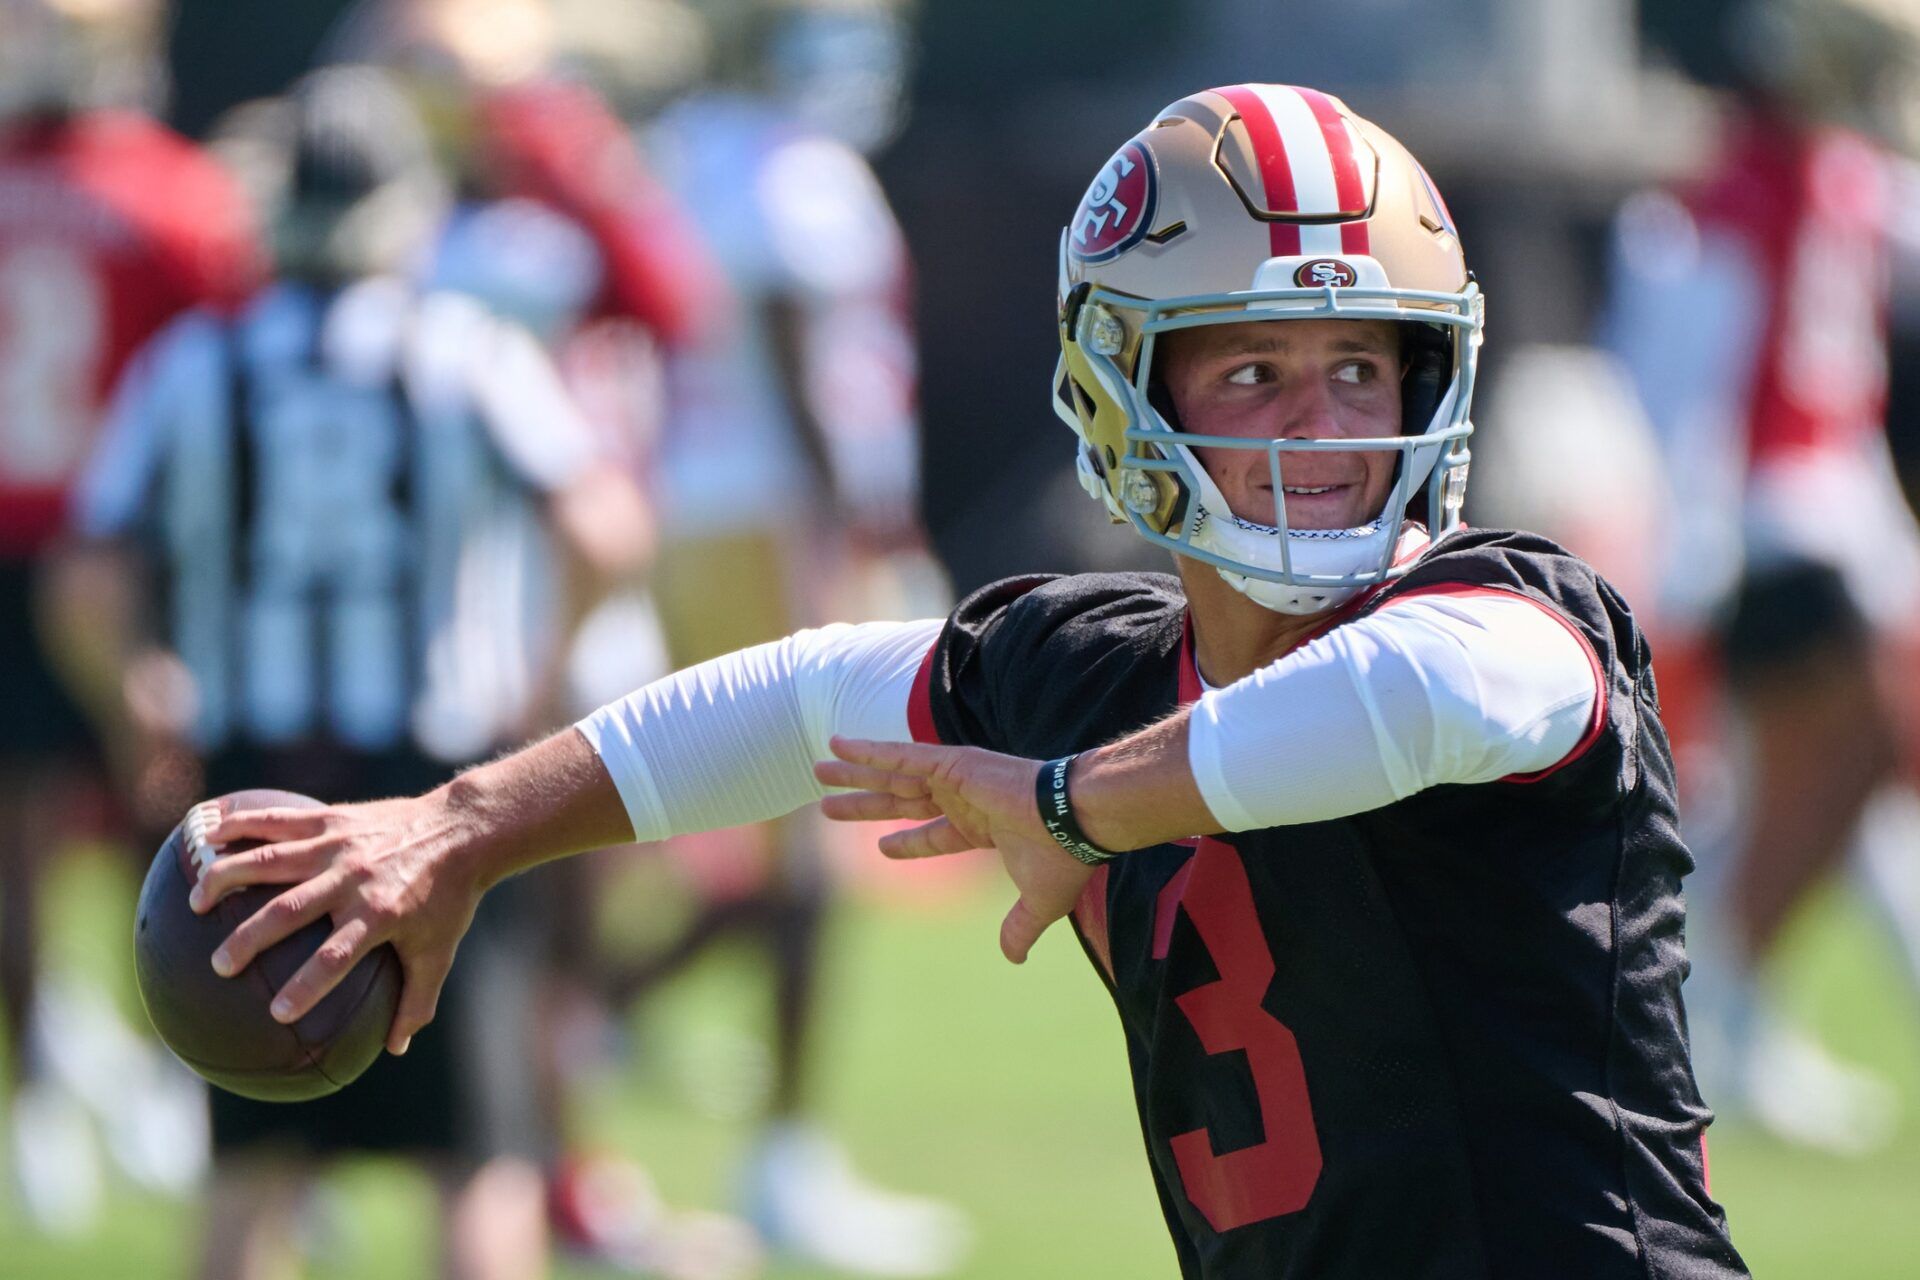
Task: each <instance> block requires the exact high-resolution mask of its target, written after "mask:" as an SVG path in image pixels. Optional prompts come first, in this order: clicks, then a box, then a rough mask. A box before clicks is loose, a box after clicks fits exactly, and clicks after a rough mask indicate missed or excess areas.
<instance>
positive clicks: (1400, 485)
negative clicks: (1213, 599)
mask: <svg viewBox="0 0 1920 1280" xmlns="http://www.w3.org/2000/svg"><path fill="white" fill-rule="evenodd" d="M1059 288H1060V299H1059V300H1060V309H1059V324H1060V350H1061V359H1060V364H1059V368H1058V372H1057V374H1056V377H1055V388H1054V390H1055V396H1054V407H1055V410H1056V411H1057V412H1058V413H1059V414H1060V416H1061V417H1062V418H1063V419H1064V420H1065V421H1066V422H1067V424H1068V425H1069V426H1071V427H1073V429H1074V431H1075V433H1076V435H1077V436H1078V437H1079V441H1080V449H1079V456H1078V467H1079V471H1080V478H1081V482H1082V484H1083V485H1084V486H1085V487H1086V489H1087V491H1088V493H1090V494H1091V495H1093V496H1094V497H1096V498H1098V499H1100V500H1101V501H1102V502H1103V503H1105V504H1106V507H1107V510H1108V512H1109V513H1110V514H1111V515H1112V516H1113V518H1114V519H1115V520H1116V521H1117V522H1124V523H1127V524H1130V525H1132V526H1133V528H1134V529H1135V530H1136V531H1137V532H1139V533H1140V534H1141V535H1142V536H1143V537H1145V538H1147V539H1148V541H1150V542H1153V543H1155V544H1157V545H1160V546H1164V547H1166V548H1167V549H1169V550H1171V551H1174V552H1176V553H1177V554H1180V555H1184V556H1191V557H1194V558H1196V559H1199V560H1202V561H1205V562H1207V563H1210V564H1212V565H1214V566H1215V567H1216V568H1218V569H1219V571H1220V573H1221V575H1222V576H1223V577H1224V578H1225V579H1226V580H1227V581H1228V582H1229V583H1231V584H1233V586H1234V587H1236V588H1237V589H1239V590H1240V591H1242V592H1244V593H1245V594H1246V595H1247V596H1249V597H1250V598H1252V599H1254V600H1256V601H1258V602H1259V603H1261V604H1262V605H1265V606H1266V607H1268V608H1271V609H1276V610H1279V611H1281V612H1285V613H1301V614H1305V613H1318V612H1320V611H1322V610H1324V609H1329V608H1332V607H1334V606H1336V605H1338V604H1340V603H1341V602H1343V601H1345V600H1346V599H1348V598H1350V597H1351V596H1352V595H1353V594H1354V593H1356V592H1357V591H1359V590H1360V589H1361V588H1363V587H1366V586H1368V585H1370V584H1373V583H1378V582H1382V581H1385V580H1387V579H1389V578H1391V577H1393V576H1395V574H1396V572H1397V570H1396V567H1395V564H1394V560H1395V553H1396V549H1397V548H1398V546H1399V543H1400V533H1401V528H1402V525H1403V523H1404V522H1405V521H1406V520H1407V518H1408V511H1409V507H1413V508H1415V511H1416V514H1418V515H1421V516H1422V517H1424V519H1425V521H1426V523H1427V524H1428V525H1430V526H1431V529H1432V532H1433V534H1434V536H1436V537H1437V536H1439V535H1441V534H1443V533H1445V532H1446V531H1448V530H1450V529H1452V528H1454V527H1455V526H1457V525H1458V524H1459V523H1460V514H1461V505H1462V503H1463V501H1464V498H1465V491H1466V477H1467V462H1468V453H1467V447H1466V439H1467V436H1468V435H1469V434H1471V432H1472V430H1473V427H1472V424H1471V423H1470V422H1469V420H1468V416H1467V414H1468V406H1469V404H1470V402H1471V399H1472V395H1473V380H1474V368H1475V364H1476V360H1477V356H1478V352H1479V346H1480V335H1481V322H1482V314H1483V308H1482V300H1481V296H1480V291H1479V288H1478V286H1477V285H1476V284H1475V283H1474V282H1473V279H1472V277H1471V275H1470V274H1469V273H1468V271H1467V267H1466V260H1465V258H1464V257H1463V256H1462V254H1461V249H1460V240H1459V236H1458V234H1457V233H1456V231H1455V229H1454V225H1453V219H1452V217H1451V215H1449V213H1448V212H1447V207H1446V205H1445V203H1444V202H1443V201H1442V200H1441V198H1440V193H1439V191H1438V190H1436V189H1435V187H1434V185H1433V182H1432V180H1431V179H1430V178H1429V177H1428V176H1427V173H1426V170H1424V169H1422V168H1421V167H1420V163H1419V162H1418V161H1417V160H1415V159H1414V158H1413V156H1412V155H1411V154H1409V153H1408V151H1407V149H1406V148H1405V147H1403V146H1401V145H1400V144H1399V143H1398V142H1396V141H1395V140H1394V139H1393V138H1392V137H1391V136H1390V135H1389V134H1387V133H1386V132H1385V131H1384V130H1382V129H1380V128H1379V127H1377V126H1376V125H1373V124H1371V123H1369V122H1368V121H1366V120H1363V119H1361V118H1360V117H1359V116H1356V115H1354V114H1353V113H1352V112H1351V111H1349V110H1348V109H1347V107H1346V105H1345V104H1344V103H1342V102H1341V101H1340V100H1339V99H1337V98H1333V97H1330V96H1328V95H1326V94H1323V93H1319V92H1317V91H1315V90H1312V89H1302V88H1295V87H1292V86H1288V85H1265V84H1246V85H1234V86H1231V87H1228V88H1222V89H1209V90H1207V91H1205V92H1202V93H1197V94H1194V95H1193V96H1191V97H1188V98H1182V99H1181V100H1180V101H1178V102H1176V103H1174V104H1173V105H1172V106H1170V107H1168V108H1166V109H1165V110H1164V111H1162V112H1161V113H1160V114H1159V115H1158V116H1157V117H1156V118H1155V119H1154V121H1153V123H1151V124H1150V125H1148V126H1147V127H1146V128H1145V129H1143V130H1141V131H1140V132H1139V133H1137V134H1135V135H1134V136H1133V137H1132V138H1131V139H1129V140H1128V141H1127V142H1126V143H1125V145H1123V146H1122V147H1121V148H1120V150H1119V151H1117V152H1115V153H1114V156H1113V158H1112V159H1111V160H1109V161H1107V163H1106V165H1105V166H1104V167H1102V169H1101V170H1100V173H1099V175H1098V176H1096V177H1095V179H1094V181H1093V185H1092V186H1091V187H1089V188H1088V190H1087V194H1086V196H1085V197H1084V198H1083V199H1082V200H1081V202H1080V207H1079V208H1078V209H1077V210H1076V211H1075V213H1074V215H1073V221H1072V223H1071V224H1070V225H1068V226H1067V228H1066V229H1065V231H1064V232H1063V233H1062V234H1061V240H1060V282H1059ZM1306 318H1321V319H1353V320H1390V321H1398V322H1401V323H1402V325H1403V329H1402V332H1403V335H1404V338H1405V341H1404V342H1403V344H1402V345H1403V351H1404V353H1405V356H1406V359H1405V363H1406V369H1405V372H1404V374H1403V378H1402V398H1403V402H1404V403H1403V415H1402V422H1403V423H1404V424H1405V427H1404V429H1405V430H1407V431H1408V432H1410V433H1411V434H1406V435H1401V436H1395V437H1390V438H1387V439H1379V440H1364V441H1362V440H1294V439H1268V440H1258V439H1255V440H1247V439H1230V438H1227V437H1220V436H1202V435H1194V434H1191V433H1187V432H1184V431H1182V430H1181V429H1180V427H1179V424H1178V423H1177V422H1174V421H1170V419H1171V418H1172V416H1173V413H1172V408H1171V405H1170V402H1169V401H1168V400H1167V398H1166V397H1165V396H1163V395H1162V394H1160V393H1159V391H1158V389H1157V387H1156V379H1155V373H1154V343H1155V339H1156V337H1157V336H1158V335H1160V334H1163V333H1166V332H1168V331H1170V330H1174V329H1182V328H1188V327H1192V326H1196V325H1208V324H1227V323H1235V322H1242V321H1247V320H1265V319H1272V320H1289V319H1306ZM1196 446H1199V447H1217V448H1239V449H1247V448H1253V449H1263V450H1265V451H1266V452H1267V454H1268V460H1269V465H1270V466H1271V468H1272V471H1273V489H1274V494H1275V498H1276V501H1277V502H1278V504H1279V506H1278V514H1277V516H1276V520H1277V523H1276V524H1274V525H1266V524H1259V523H1255V522H1253V521H1250V520H1246V519H1244V518H1242V517H1241V516H1240V515H1239V514H1236V513H1235V512H1233V511H1231V510H1230V509H1229V508H1228V506H1227V504H1226V501H1225V500H1224V499H1223V498H1222V497H1221V494H1220V491H1219V490H1218V489H1217V488H1216V487H1215V486H1214V484H1213V482H1212V480H1211V479H1209V478H1208V476H1207V473H1206V470H1205V469H1204V468H1203V467H1202V466H1201V464H1200V462H1199V461H1198V459H1197V458H1196V457H1195V456H1194V453H1193V449H1194V447H1196ZM1355 448H1364V449H1387V450H1396V451H1398V453H1399V455H1400V457H1399V466H1398V473H1397V477H1396V480H1395V483H1394V487H1393V490H1392V492H1391V493H1390V494H1389V495H1388V497H1387V500H1386V503H1385V506H1384V507H1383V508H1382V510H1381V511H1380V512H1379V513H1378V515H1377V516H1376V517H1375V518H1374V519H1373V520H1371V521H1370V522H1368V523H1367V524H1364V525H1361V526H1359V527H1357V528H1352V529H1290V528H1289V527H1288V525H1287V518H1286V502H1285V493H1284V486H1283V484H1282V474H1283V472H1284V470H1285V465H1286V459H1287V458H1288V457H1289V456H1290V455H1294V454H1297V453H1300V452H1306V451H1312V450H1326V449H1355ZM1422 508H1424V509H1422ZM1402 568H1404V566H1402Z"/></svg>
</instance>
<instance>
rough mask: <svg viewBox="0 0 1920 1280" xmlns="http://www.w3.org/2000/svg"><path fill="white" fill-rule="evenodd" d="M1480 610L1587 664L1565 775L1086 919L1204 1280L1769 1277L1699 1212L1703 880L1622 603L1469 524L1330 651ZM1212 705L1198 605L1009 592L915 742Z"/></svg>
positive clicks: (1124, 863) (1177, 862) (1023, 738)
mask: <svg viewBox="0 0 1920 1280" xmlns="http://www.w3.org/2000/svg"><path fill="white" fill-rule="evenodd" d="M1475 591H1499V592H1512V593H1517V594H1520V595H1523V596H1526V597H1528V598H1530V599H1532V600H1534V601H1535V602H1537V603H1539V604H1542V605H1544V606H1546V607H1547V608H1549V609H1551V610H1553V611H1554V612H1556V613H1557V614H1558V615H1560V617H1561V618H1562V619H1563V620H1564V621H1566V622H1568V623H1570V624H1571V625H1572V627H1573V628H1574V629H1575V631H1576V632H1577V634H1578V635H1579V636H1581V637H1583V638H1584V639H1585V641H1586V642H1587V644H1588V645H1589V646H1590V647H1591V649H1592V653H1593V656H1594V659H1595V661H1596V664H1597V667H1596V670H1597V674H1598V676H1599V685H1600V689H1601V691H1602V699H1601V703H1600V705H1598V706H1597V707H1596V713H1595V717H1594V721H1593V724H1592V727H1591V728H1590V730H1589V732H1588V734H1587V735H1586V737H1585V739H1584V740H1583V741H1582V742H1581V744H1580V745H1579V747H1577V748H1576V749H1575V751H1574V752H1572V753H1571V754H1570V755H1569V756H1568V757H1567V759H1566V760H1564V761H1563V762H1562V763H1561V764H1560V765H1558V766H1556V767H1555V768H1553V769H1550V770H1547V771H1545V772H1544V773H1541V774H1538V775H1531V776H1526V777H1514V778H1508V779H1502V780H1501V781H1498V782H1493V783H1484V784H1479V785H1473V786H1452V785H1447V786H1438V787H1433V788H1431V789H1429V790H1427V791H1423V792H1421V793H1419V794H1417V795H1414V796H1410V797H1408V798H1407V799H1405V800H1401V801H1399V802H1397V803H1394V804H1390V805H1387V806H1386V807H1384V808H1381V809H1376V810H1373V811H1371V812H1368V813H1362V814H1356V815H1354V816H1352V817H1348V818H1342V819H1338V820H1334V821H1328V822H1315V823H1306V824H1300V825H1296V826H1286V827H1274V828H1269V829H1267V830H1262V831H1248V832H1242V833H1238V834H1227V835H1221V836H1210V837H1204V838H1200V839H1197V840H1191V841H1184V842H1180V843H1178V844H1171V845H1163V846H1159V847H1155V848H1150V849H1141V850H1137V851H1134V852H1131V853H1126V854H1123V855H1121V856H1120V857H1118V858H1116V859H1115V860H1114V861H1113V862H1111V863H1110V864H1108V865H1107V866H1106V867H1104V868H1102V869H1101V870H1100V871H1098V872H1096V874H1095V877H1094V879H1093V881H1092V882H1091V884H1090V885H1089V888H1088V892H1087V894H1086V896H1085V897H1084V898H1083V899H1082V901H1081V904H1080V906H1079V908H1078V909H1077V910H1076V911H1075V913H1074V923H1075V927H1076V930H1077V932H1078V933H1079V936H1080V939H1081V942H1082V944H1083V945H1084V947H1085V949H1086V951H1087V953H1088V955H1089V956H1090V957H1091V958H1092V959H1093V961H1094V962H1095V964H1096V966H1097V967H1098V968H1099V970H1100V972H1101V974H1102V976H1103V977H1104V979H1105V980H1106V982H1107V984H1108V986H1109V987H1110V989H1111V991H1112V994H1113V999H1114V1003H1115V1005H1116V1006H1117V1007H1118V1009H1119V1012H1120V1019H1121V1023H1122V1025H1123V1027H1124V1029H1125V1032H1126V1041H1127V1051H1128V1055H1129V1058H1130V1059H1131V1065H1132V1070H1133V1081H1134V1093H1135V1097H1136V1099H1137V1101H1138V1104H1139V1110H1140V1120H1141V1125H1142V1128H1143V1130H1144V1132H1145V1137H1146V1144H1147V1150H1148V1153H1149V1155H1150V1156H1151V1159H1152V1165H1153V1173H1154V1179H1155V1182H1156V1184H1157V1187H1158V1189H1159V1193H1160V1200H1161V1204H1162V1207H1163V1209H1164V1211H1165V1214H1166V1218H1167V1224H1168V1227H1169V1228H1170V1229H1171V1231H1172V1233H1173V1240H1174V1246H1175V1249H1176V1251H1177V1253H1178V1254H1179V1258H1180V1266H1181V1270H1182V1272H1183V1274H1184V1275H1185V1276H1187V1277H1189V1280H1195V1278H1198V1277H1205V1278H1206V1280H1282V1278H1291V1277H1299V1278H1301V1280H1308V1278H1311V1280H1335V1278H1337V1277H1354V1278H1355V1280H1388V1278H1391V1280H1410V1278H1412V1277H1435V1278H1439V1277H1448V1278H1453V1277H1460V1278H1463V1280H1464V1278H1467V1277H1473V1278H1476V1280H1478V1278H1481V1277H1514V1278H1516V1280H1538V1278H1541V1277H1562V1276H1564V1277H1580V1278H1581V1280H1604V1278H1606V1277H1616V1276H1619V1277H1626V1276H1632V1277H1654V1276H1673V1277H1678V1276H1685V1277H1700V1278H1702V1280H1705V1278H1708V1277H1712V1278H1716V1280H1717V1278H1720V1277H1729V1276H1743V1275H1745V1274H1746V1270H1745V1268H1744V1266H1743V1265H1742V1263H1741V1261H1740V1258H1739V1255H1738V1254H1737V1253H1736V1252H1735V1251H1734V1248H1733V1246H1732V1244H1731V1243H1730V1241H1729V1239H1728V1236H1727V1230H1726V1219H1725V1216H1724V1214H1723V1213H1722V1212H1721V1210H1720V1207H1719V1206H1718V1205H1716V1204H1715V1203H1714V1202H1713V1200H1712V1199H1711V1198H1710V1197H1709V1196H1708V1193H1707V1187H1706V1169H1705V1163H1706V1150H1705V1134H1706V1128H1707V1124H1708V1121H1709V1120H1710V1119H1711V1116H1710V1113H1709V1112H1708V1111H1707V1109H1706V1107H1705V1106H1704V1105H1703V1104H1702V1103H1701V1100H1700V1096H1699V1093H1698V1091H1697V1090H1696V1088H1695V1086H1694V1081H1693V1072H1692V1068H1691V1066H1690V1065H1689V1061H1688V1051H1687V1028H1686V1020H1685V1014H1684V1012H1683V1010H1682V1008H1681V1001H1680V984H1681V981H1682V979H1683V978H1684V977H1685V976H1686V972H1687V959H1686V953H1685V950H1684V948H1683V944H1682V936H1681V935H1682V928H1683V924H1684V908H1683V905H1682V902H1681V897H1680V878H1681V876H1682V875H1683V874H1685V873H1686V872H1687V871H1689V870H1691V868H1692V863H1691V860H1690V858H1689V856H1688V853H1687V851H1686V848H1685V847H1684V845H1682V843H1681V840H1680V835H1679V831H1678V828H1677V821H1676V817H1675V810H1674V783H1673V771H1672V765H1671V761H1670V759H1669V755H1668V750H1667V742H1666V735H1665V732H1664V730H1663V729H1662V728H1661V725H1660V719H1659V710H1658V705H1657V701H1656V696H1655V691H1654V683H1653V673H1652V670H1651V668H1650V667H1649V665H1648V655H1647V646H1646V642H1645V640H1644V639H1643V638H1642V637H1641V635H1640V633H1639V631H1638V630H1637V628H1636V627H1635V625H1634V623H1633V619H1632V617H1631V615H1630V614H1629V613H1628V611H1627V608H1626V606H1625V605H1624V604H1623V603H1621V601H1620V599H1619V597H1618V596H1617V595H1615V594H1614V592H1613V591H1612V589H1611V588H1610V587H1608V586H1607V585H1606V584H1605V583H1604V582H1602V581H1601V580H1600V579H1599V578H1598V577H1597V576H1596V575H1595V574H1594V572H1593V570H1592V569H1591V568H1589V567H1588V566H1587V565H1586V564H1585V563H1583V562H1582V561H1580V560H1579V559H1577V558H1575V557H1574V556H1572V555H1571V554H1569V553H1567V552H1566V551H1563V550H1561V549H1560V548H1559V547H1556V546H1554V545H1553V544H1552V543H1550V542H1547V541H1546V540H1544V539H1541V538H1538V537H1535V536H1533V535H1530V534H1517V533H1506V532H1490V531H1479V530H1475V531H1462V532H1458V533H1455V534H1453V535H1451V536H1449V537H1447V538H1445V539H1443V540H1442V541H1440V542H1439V543H1438V544H1437V545H1436V546H1434V547H1433V548H1432V549H1431V550H1430V551H1429V552H1428V553H1427V554H1426V555H1425V556H1424V557H1423V558H1422V559H1421V560H1420V561H1419V563H1418V564H1417V565H1416V566H1415V567H1414V568H1413V569H1412V570H1411V571H1410V572H1409V573H1408V574H1407V575H1406V576H1405V577H1403V578H1401V579H1399V580H1398V581H1396V582H1394V583H1392V584H1390V585H1388V586H1386V587H1384V588H1382V589H1379V590H1376V591H1375V592H1373V593H1372V594H1371V595H1368V596H1365V597H1363V598H1361V599H1360V600H1358V601H1357V602H1355V603H1354V604H1353V605H1351V606H1349V607H1348V608H1347V609H1346V610H1344V611H1343V612H1342V613H1341V614H1340V615H1339V616H1338V617H1337V618H1336V619H1335V620H1334V622H1333V624H1332V625H1339V624H1340V623H1342V622H1345V621H1348V620H1350V619H1352V618H1354V617H1358V616H1361V615H1363V614H1365V613H1366V612H1368V611H1370V610H1374V609H1378V608H1380V607H1382V606H1383V605H1384V604H1386V603H1387V602H1388V601H1391V600H1393V599H1396V598H1400V597H1404V596H1407V595H1409V594H1412V593H1416V592H1475ZM1198 693H1199V679H1198V673H1197V670H1196V668H1195V666H1194V661H1193V657H1192V654H1191V651H1190V646H1189V641H1188V627H1187V613H1186V601H1185V599H1184V597H1183V596H1182V594H1181V590H1180V584H1179V582H1178V580H1177V579H1174V578H1171V577H1165V576H1160V575H1148V574H1103V575H1088V576H1082V577H1071V578H1046V577H1034V578H1019V579H1012V580H1009V581H1006V582H1001V583H997V584H995V585H993V586H990V587H987V588H985V589H984V590H982V591H980V592H978V593H976V594H975V595H973V596H972V597H970V598H969V599H968V600H966V601H965V602H964V603H962V604H961V605H960V607H959V608H958V609H957V610H956V611H955V612H954V614H953V617H952V618H951V620H950V621H949V622H948V623H947V625H946V627H945V629H944V630H943V632H942V633H941V636H940V638H939V640H938V642H937V643H936V644H935V646H934V648H933V651H932V652H931V653H930V654H929V656H928V659H927V663H926V666H925V667H924V668H923V670H922V673H921V679H920V681H919V683H918V685H917V687H916V690H915V697H914V715H913V723H914V728H915V733H916V735H917V736H922V737H925V738H930V739H932V738H937V739H938V740H940V741H944V742H950V743H965V744H970V745H977V746H982V747H987V748H991V749H993V750H996V751H1005V752H1010V753H1013V754H1017V755H1022V756H1028V757H1034V758H1042V759H1044V758H1051V757H1054V756H1060V755H1065V754H1067V753H1068V752H1073V751H1079V750H1083V749H1085V748H1089V747H1094V746H1098V745H1100V744H1102V743H1105V742H1109V741H1111V740H1113V739H1114V738H1116V737H1119V736H1122V735H1124V734H1126V733H1128V732H1130V731H1132V730H1135V729H1138V728H1141V727H1143V726H1145V725H1147V724H1150V723H1152V722H1153V721H1155V720H1158V719H1160V718H1162V717H1164V716H1165V715H1167V714H1168V713H1169V712H1170V711H1172V710H1173V709H1174V708H1175V707H1176V706H1178V705H1179V704H1180V703H1182V702H1185V701H1191V700H1192V699H1193V698H1195V697H1196V696H1198Z"/></svg>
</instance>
